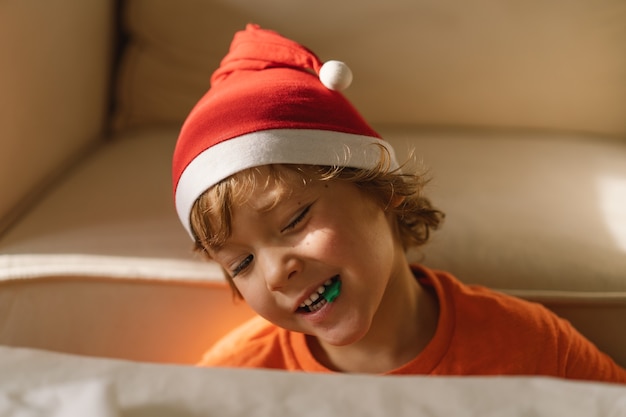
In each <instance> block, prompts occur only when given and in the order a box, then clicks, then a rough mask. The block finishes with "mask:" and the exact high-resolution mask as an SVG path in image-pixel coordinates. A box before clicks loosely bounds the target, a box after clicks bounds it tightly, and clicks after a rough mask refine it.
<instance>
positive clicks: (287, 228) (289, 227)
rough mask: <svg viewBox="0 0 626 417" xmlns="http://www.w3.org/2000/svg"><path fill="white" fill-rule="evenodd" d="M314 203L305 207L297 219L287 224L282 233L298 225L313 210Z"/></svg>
mask: <svg viewBox="0 0 626 417" xmlns="http://www.w3.org/2000/svg"><path fill="white" fill-rule="evenodd" d="M312 205H313V204H309V205H308V206H306V207H305V208H304V210H302V211H301V212H300V213H299V214H298V215H297V216H296V218H295V219H293V220H292V221H291V222H290V223H289V224H288V225H287V226H285V227H284V228H283V229H281V231H280V232H281V233H284V232H286V231H288V230H291V229H293V228H294V227H296V226H297V225H298V223H300V222H301V221H302V220H304V218H305V217H306V215H307V214H308V213H309V211H310V210H311V206H312Z"/></svg>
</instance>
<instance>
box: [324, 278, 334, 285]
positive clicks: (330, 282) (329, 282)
mask: <svg viewBox="0 0 626 417" xmlns="http://www.w3.org/2000/svg"><path fill="white" fill-rule="evenodd" d="M332 283H333V280H332V279H329V280H327V281H326V282H325V283H324V285H330V284H332Z"/></svg>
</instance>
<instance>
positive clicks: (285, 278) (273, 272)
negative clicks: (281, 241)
mask: <svg viewBox="0 0 626 417" xmlns="http://www.w3.org/2000/svg"><path fill="white" fill-rule="evenodd" d="M261 262H262V268H263V275H264V277H265V283H266V285H267V289H268V290H270V291H280V290H281V289H283V288H284V287H285V285H287V283H288V282H289V280H291V279H293V278H294V277H296V276H297V275H298V274H299V273H300V272H301V271H302V267H303V263H302V260H301V259H300V258H299V257H298V256H297V255H296V254H295V253H294V252H293V251H292V250H290V248H269V249H266V250H265V251H264V253H263V254H262V259H261Z"/></svg>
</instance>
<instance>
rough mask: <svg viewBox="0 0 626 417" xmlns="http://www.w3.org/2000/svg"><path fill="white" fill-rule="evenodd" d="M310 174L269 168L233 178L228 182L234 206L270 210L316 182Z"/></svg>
mask: <svg viewBox="0 0 626 417" xmlns="http://www.w3.org/2000/svg"><path fill="white" fill-rule="evenodd" d="M313 177H314V175H313V173H312V172H308V170H307V169H306V168H302V167H300V166H283V165H269V166H261V167H256V168H251V169H248V170H246V171H242V172H240V173H238V174H236V175H235V177H234V178H233V181H232V182H231V187H232V188H231V191H232V196H233V201H232V203H233V204H246V205H248V206H250V207H252V208H254V209H255V210H258V211H268V210H271V209H272V208H273V207H274V206H275V205H276V204H278V203H279V202H280V201H282V200H284V199H287V198H289V197H291V196H292V195H294V194H297V193H299V192H302V191H304V190H305V189H306V188H308V186H309V185H311V183H312V182H314V181H315V178H313Z"/></svg>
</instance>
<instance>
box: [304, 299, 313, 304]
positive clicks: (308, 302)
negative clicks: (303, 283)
mask: <svg viewBox="0 0 626 417" xmlns="http://www.w3.org/2000/svg"><path fill="white" fill-rule="evenodd" d="M311 304H313V301H311V299H309V298H307V299H306V300H304V305H307V306H310V305H311Z"/></svg>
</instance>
